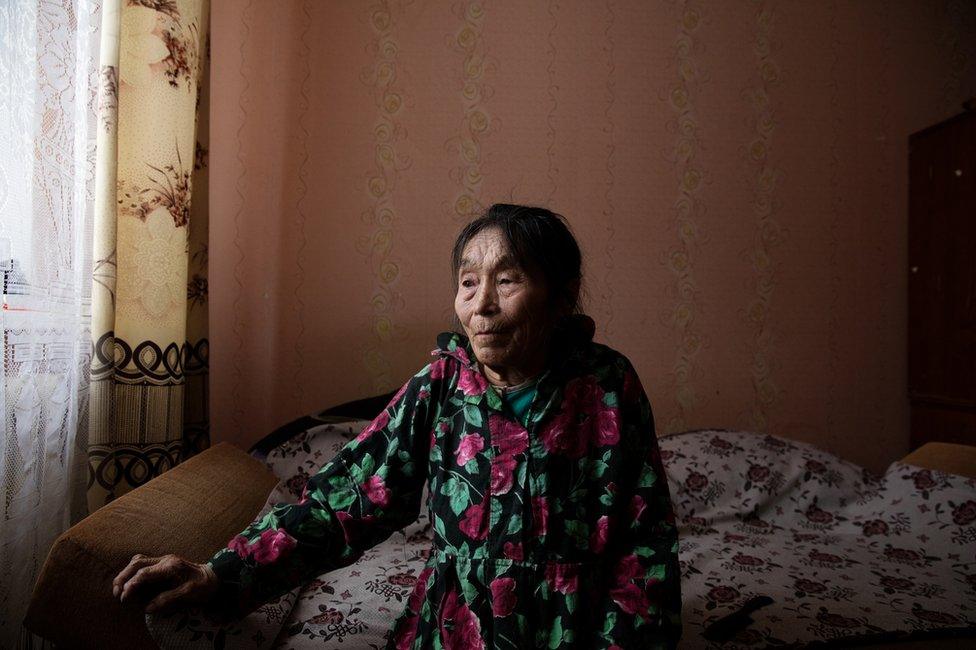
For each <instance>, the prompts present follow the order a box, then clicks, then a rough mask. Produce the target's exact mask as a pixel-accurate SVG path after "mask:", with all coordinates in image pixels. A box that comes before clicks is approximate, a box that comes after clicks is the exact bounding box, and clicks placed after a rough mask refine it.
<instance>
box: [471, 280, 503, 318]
mask: <svg viewBox="0 0 976 650" xmlns="http://www.w3.org/2000/svg"><path fill="white" fill-rule="evenodd" d="M475 309H476V310H477V312H478V313H479V314H491V313H494V312H496V311H497V310H498V295H497V294H496V292H495V288H494V287H493V286H491V283H490V282H482V283H481V286H479V287H478V294H477V295H476V296H475Z"/></svg>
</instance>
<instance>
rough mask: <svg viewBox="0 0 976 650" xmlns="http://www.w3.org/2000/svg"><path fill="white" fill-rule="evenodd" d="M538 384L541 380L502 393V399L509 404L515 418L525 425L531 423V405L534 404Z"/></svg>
mask: <svg viewBox="0 0 976 650" xmlns="http://www.w3.org/2000/svg"><path fill="white" fill-rule="evenodd" d="M538 384H539V382H537V381H534V382H532V383H531V384H529V385H528V386H525V387H523V388H519V389H517V390H513V391H511V392H508V393H502V401H503V402H505V405H506V406H508V408H509V410H510V411H511V412H512V414H513V415H514V416H515V419H516V420H518V421H519V422H521V423H522V426H523V427H525V426H528V424H529V407H530V406H532V400H534V399H535V394H536V386H538Z"/></svg>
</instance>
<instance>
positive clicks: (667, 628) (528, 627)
mask: <svg viewBox="0 0 976 650" xmlns="http://www.w3.org/2000/svg"><path fill="white" fill-rule="evenodd" d="M438 345H439V348H438V349H437V350H435V351H434V354H435V355H436V356H437V359H436V360H435V361H434V362H433V363H431V364H430V365H428V366H427V367H425V368H424V369H423V370H421V371H420V372H419V373H418V374H417V375H416V376H414V377H413V378H412V379H410V381H408V382H407V384H406V385H405V386H404V387H403V388H401V389H400V391H399V392H398V393H397V394H396V396H395V397H394V398H393V400H392V401H391V402H390V404H389V406H387V408H386V409H385V410H384V411H383V412H382V413H380V415H379V416H378V417H377V418H376V419H375V420H373V422H372V423H371V424H370V425H369V426H368V427H367V428H366V429H364V430H363V432H362V433H361V434H360V435H359V436H358V437H357V438H356V439H355V440H353V441H351V442H350V443H349V444H348V445H347V446H346V447H344V448H343V449H342V450H340V451H339V453H338V454H337V455H336V457H335V458H334V459H333V460H332V461H331V462H329V463H328V464H326V465H325V466H324V467H323V468H322V469H321V470H320V471H319V472H318V473H317V474H316V475H315V476H313V477H311V478H310V480H309V481H308V484H307V486H306V488H305V492H304V494H303V495H302V499H301V501H300V502H299V503H298V504H297V505H279V506H276V507H275V508H274V509H273V510H272V511H271V512H270V513H269V514H268V515H267V516H265V517H264V518H262V519H261V520H260V521H257V522H255V523H254V524H252V525H251V526H250V527H248V528H247V529H246V530H245V531H244V532H243V533H242V534H241V535H238V536H237V537H235V538H234V539H233V540H231V542H230V544H229V545H228V548H226V549H224V550H222V551H220V552H218V553H217V554H216V555H215V556H214V558H213V559H212V560H211V561H210V563H211V566H212V567H213V569H214V571H215V572H216V573H217V575H218V577H219V578H220V580H221V598H222V602H223V603H225V605H229V606H230V608H232V609H233V610H234V611H236V612H237V613H239V614H240V613H244V612H247V611H249V610H250V609H253V608H254V607H256V606H257V605H258V604H260V603H261V602H263V601H265V600H268V599H270V598H272V597H274V596H276V595H278V594H280V593H283V592H284V591H286V590H288V589H290V588H292V587H294V586H295V585H296V584H298V583H300V582H301V581H303V580H307V579H310V578H312V577H314V576H316V575H319V574H321V573H323V572H326V571H329V570H330V569H335V568H338V567H341V566H345V565H348V564H351V563H352V562H354V561H355V560H356V559H357V558H358V557H359V556H360V555H361V554H362V553H363V552H364V551H365V550H366V549H368V548H370V547H372V546H373V545H375V544H378V543H380V542H381V541H383V540H384V539H386V538H387V537H388V536H389V535H390V534H391V533H393V532H394V531H396V530H399V529H400V528H403V527H404V526H406V525H407V524H409V523H411V522H413V521H414V520H415V519H416V518H417V516H418V514H419V512H420V507H421V498H422V494H423V489H424V485H425V482H429V498H428V501H427V507H428V508H429V511H430V520H431V522H432V523H433V535H434V537H433V548H432V549H431V553H430V557H429V559H428V561H427V563H426V565H425V568H424V569H423V571H422V572H421V573H420V575H419V577H418V580H417V583H416V585H415V587H414V589H413V592H412V593H411V595H410V597H409V599H408V603H407V607H406V609H405V611H404V612H403V613H402V614H401V615H400V616H399V618H398V619H397V620H396V622H395V624H394V627H393V631H392V634H391V636H390V640H389V647H390V648H398V649H403V648H446V649H452V648H453V649H465V650H468V649H478V648H519V649H521V648H562V647H580V648H657V647H671V646H673V645H674V644H675V643H676V642H677V639H678V637H679V636H680V632H681V627H680V611H681V598H680V588H679V569H678V555H677V532H676V527H675V522H674V514H673V512H672V508H671V501H670V496H669V493H668V487H667V481H666V480H665V476H664V470H663V467H662V465H661V459H660V454H659V451H658V445H657V441H656V438H655V435H654V425H653V419H652V416H651V409H650V405H649V403H648V401H647V397H646V395H645V393H644V390H643V389H642V387H641V384H640V380H639V379H638V378H637V374H636V373H635V371H634V369H633V367H632V366H631V365H630V363H629V362H628V361H627V359H626V358H624V357H623V356H622V355H620V354H618V353H617V352H614V351H613V350H611V349H610V348H608V347H606V346H603V345H599V344H596V343H592V342H590V341H589V340H588V338H587V339H586V340H577V341H576V342H575V343H574V344H571V345H570V344H566V345H562V347H560V348H556V349H562V350H564V351H565V352H564V355H563V356H562V358H561V359H560V360H559V361H558V362H556V363H554V364H552V366H551V368H550V370H548V371H547V372H546V373H545V374H544V375H543V377H542V378H541V379H540V381H539V384H538V391H537V394H536V396H535V399H534V401H533V403H532V406H531V407H530V411H529V416H528V427H527V428H526V427H523V426H522V425H521V424H520V423H519V422H518V421H517V420H516V419H515V418H514V416H513V415H512V414H511V413H510V412H508V410H507V408H506V407H505V405H504V403H503V402H502V400H501V398H500V396H499V394H498V392H497V391H496V390H495V389H494V388H492V387H490V386H489V385H488V383H487V382H486V380H485V378H484V375H483V374H481V372H480V371H479V370H478V367H477V365H476V364H474V363H473V362H472V359H473V357H472V354H471V350H470V347H469V345H468V342H467V339H465V338H464V337H463V336H460V335H458V334H442V335H441V336H440V337H439V338H438Z"/></svg>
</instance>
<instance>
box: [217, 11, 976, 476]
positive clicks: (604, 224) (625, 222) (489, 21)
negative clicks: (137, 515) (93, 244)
mask: <svg viewBox="0 0 976 650" xmlns="http://www.w3.org/2000/svg"><path fill="white" fill-rule="evenodd" d="M212 25H213V27H212V48H213V50H212V56H213V73H212V84H213V87H212V93H213V95H212V107H211V120H212V125H211V138H212V146H211V188H210V191H211V197H210V201H211V213H210V215H211V216H210V218H211V223H210V236H211V244H210V264H211V268H210V300H211V303H210V306H211V372H212V378H213V381H212V387H213V388H212V391H213V394H212V412H213V434H212V435H213V439H214V440H217V441H219V440H230V441H233V442H236V443H238V444H240V445H244V446H246V445H249V444H250V443H252V442H254V441H255V440H257V439H258V438H260V437H261V436H263V435H265V434H266V433H268V432H269V431H270V430H271V429H273V428H274V427H276V426H278V425H280V424H282V423H284V422H285V421H287V420H289V419H291V418H294V417H296V416H299V415H302V414H305V413H308V412H311V411H315V410H319V409H322V408H324V407H326V406H330V405H333V404H336V403H339V402H342V401H345V400H349V399H353V398H357V397H362V396H366V395H370V394H375V393H378V392H380V391H384V390H389V389H392V388H394V387H396V386H398V385H399V384H401V383H402V382H403V381H404V380H405V379H406V378H407V377H408V376H409V375H410V374H412V373H413V372H414V371H416V370H417V369H418V368H419V367H420V366H421V365H423V364H424V363H425V362H426V359H427V353H428V351H429V350H430V349H431V348H432V347H433V343H434V336H435V335H436V333H437V332H439V331H441V330H443V329H446V328H447V327H448V325H449V323H450V316H451V312H450V306H451V304H452V302H451V301H452V286H451V279H450V277H449V274H448V255H449V251H450V245H451V242H452V241H453V239H454V236H455V235H456V233H457V231H458V229H459V228H460V226H461V225H462V224H463V223H464V222H465V221H466V220H467V219H468V216H469V215H470V214H472V213H474V212H476V211H478V210H479V209H480V208H481V207H482V206H486V205H488V204H490V203H493V202H496V201H503V200H504V201H515V202H525V203H536V204H543V205H546V206H548V207H551V208H552V209H554V210H556V211H559V212H561V213H563V214H565V215H566V216H567V217H568V218H569V220H570V222H571V223H572V224H573V226H574V228H575V231H576V233H577V235H578V238H579V239H580V242H581V244H582V246H583V248H584V253H585V255H586V292H587V307H588V312H589V313H590V314H591V315H593V317H594V318H595V319H596V321H597V328H598V329H597V338H598V340H602V341H604V342H606V343H608V344H610V345H611V346H613V347H615V348H617V349H619V350H620V351H622V352H623V353H625V354H626V355H627V356H629V357H630V358H631V359H632V361H633V362H634V364H635V365H636V367H637V369H638V371H639V372H640V375H641V377H642V379H643V381H644V384H645V386H646V388H647V390H648V394H649V395H650V398H651V402H652V404H653V405H654V408H655V414H656V420H657V423H658V427H659V429H660V431H661V432H662V433H663V432H671V431H677V430H682V429H688V428H701V427H722V428H743V429H751V430H757V431H769V432H772V433H776V434H778V435H782V436H786V437H790V438H794V439H798V440H803V441H808V442H813V443H815V444H818V445H820V446H822V447H824V448H826V449H828V450H830V451H833V452H835V453H837V454H839V455H841V456H843V457H845V458H848V459H850V460H853V461H855V462H858V463H861V464H865V465H868V466H869V467H873V468H880V467H883V466H884V465H885V464H887V463H888V462H889V461H890V460H892V459H894V458H896V457H898V456H900V455H902V454H903V453H904V452H905V451H906V450H907V444H908V418H907V401H906V397H905V394H906V387H905V382H906V379H905V376H906V361H905V357H906V354H905V348H906V325H905V321H906V293H907V285H906V270H905V264H906V263H905V260H906V251H907V241H906V237H907V187H906V177H907V138H908V135H909V133H911V132H912V131H915V130H918V129H920V128H923V127H925V126H928V125H930V124H933V123H935V122H938V121H940V120H942V119H944V118H946V117H949V116H950V115H953V114H954V113H957V112H959V110H960V102H961V101H962V100H963V99H965V98H966V97H968V96H972V95H973V94H976V64H974V59H976V52H974V49H976V10H974V7H973V6H972V5H970V4H968V3H964V2H957V1H952V2H921V1H913V2H898V3H890V2H884V1H881V0H879V1H875V2H853V1H845V2H837V1H835V2H773V1H764V2H763V1H760V2H721V3H713V2H696V1H692V0H688V1H684V2H682V1H673V2H655V3H648V2H645V1H644V0H628V1H619V0H618V1H612V2H582V1H579V2H568V1H566V0H563V1H562V2H555V1H550V2H532V3H525V2H520V1H516V0H509V1H506V2H489V1H484V2H448V1H444V2H373V3H368V2H359V1H352V0H350V1H347V2H327V3H325V2H310V1H305V2H299V1H289V2H272V1H269V0H260V1H257V0H249V1H230V0H228V1H226V2H220V3H214V6H213V16H212Z"/></svg>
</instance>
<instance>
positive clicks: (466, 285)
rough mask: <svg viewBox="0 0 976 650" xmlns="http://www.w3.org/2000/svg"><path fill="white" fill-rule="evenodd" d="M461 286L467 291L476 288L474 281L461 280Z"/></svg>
mask: <svg viewBox="0 0 976 650" xmlns="http://www.w3.org/2000/svg"><path fill="white" fill-rule="evenodd" d="M461 286H462V287H464V288H465V289H470V288H471V287H473V286H474V280H461Z"/></svg>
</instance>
